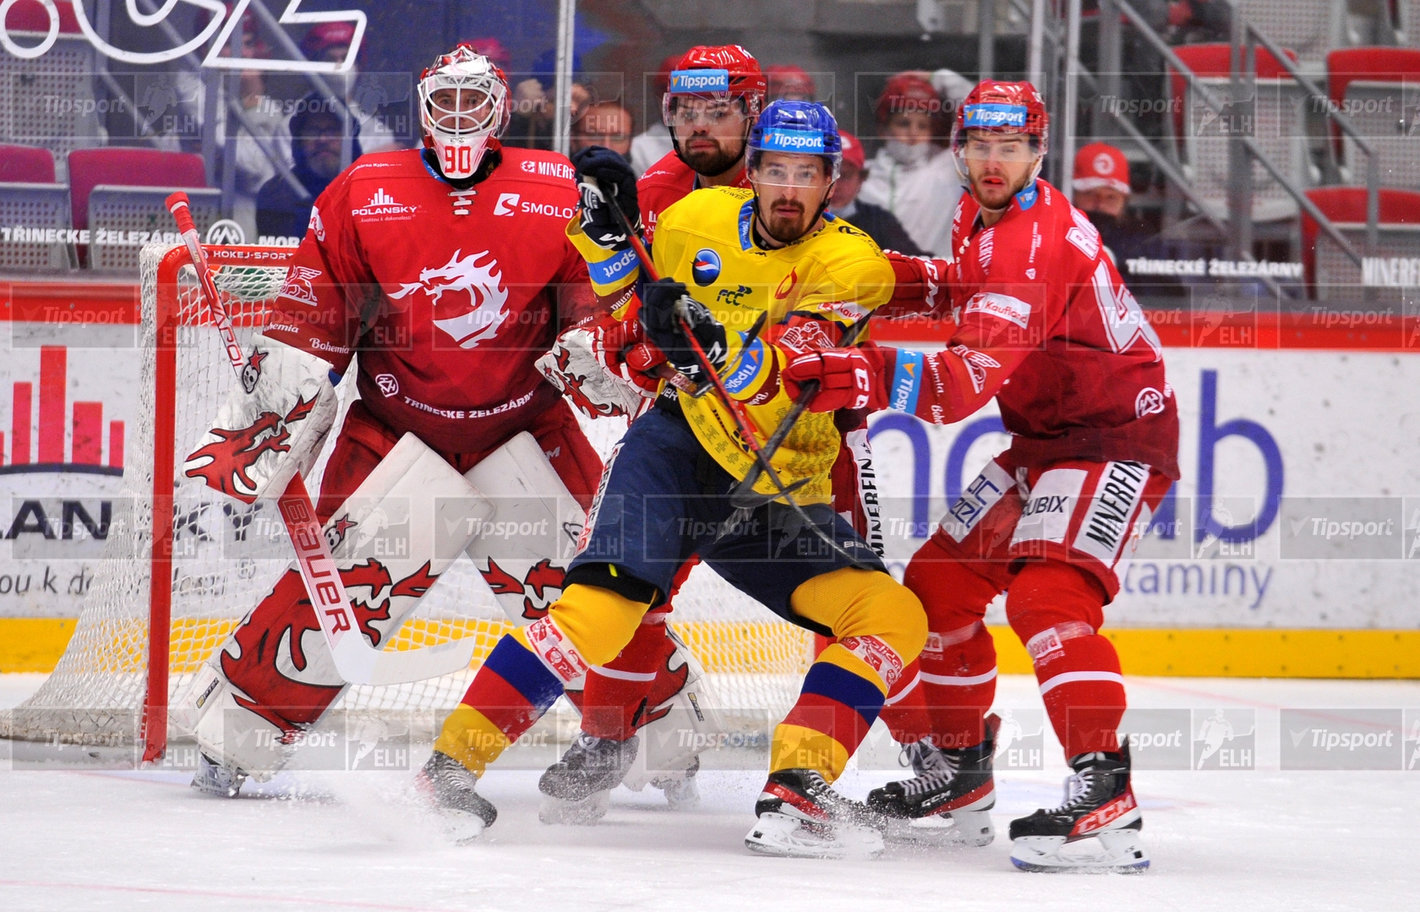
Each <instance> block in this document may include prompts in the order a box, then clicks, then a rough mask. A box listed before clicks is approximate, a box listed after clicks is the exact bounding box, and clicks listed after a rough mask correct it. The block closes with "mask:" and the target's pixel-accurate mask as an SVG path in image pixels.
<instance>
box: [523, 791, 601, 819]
mask: <svg viewBox="0 0 1420 912" xmlns="http://www.w3.org/2000/svg"><path fill="white" fill-rule="evenodd" d="M610 808H611V792H610V791H609V790H608V791H605V792H593V793H592V794H590V795H588V796H587V797H585V798H583V799H582V800H581V801H568V800H567V799H565V798H554V797H552V796H551V795H544V796H543V797H542V804H540V805H539V806H538V809H537V819H538V820H541V821H542V822H543V823H548V824H554V825H563V826H592V825H593V824H595V823H596V822H597V821H599V820H601V819H602V818H603V817H605V816H606V812H607V811H608V810H609V809H610Z"/></svg>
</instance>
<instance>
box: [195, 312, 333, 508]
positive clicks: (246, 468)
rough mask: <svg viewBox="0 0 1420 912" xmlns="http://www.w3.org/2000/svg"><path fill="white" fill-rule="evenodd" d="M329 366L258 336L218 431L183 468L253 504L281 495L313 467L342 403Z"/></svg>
mask: <svg viewBox="0 0 1420 912" xmlns="http://www.w3.org/2000/svg"><path fill="white" fill-rule="evenodd" d="M330 370H331V367H330V363H329V362H327V361H325V360H324V359H322V358H318V357H316V356H315V355H312V354H309V353H307V352H304V351H301V350H300V349H298V348H293V347H291V346H289V345H286V344H285V343H282V342H277V341H275V340H274V339H268V338H266V337H265V336H263V335H261V334H259V333H258V334H257V336H256V338H255V339H254V340H253V342H252V347H251V354H250V355H249V356H248V358H247V363H246V366H245V367H243V368H242V382H241V385H240V386H237V387H235V388H233V390H232V392H231V395H230V396H228V398H227V401H226V402H225V403H223V405H222V407H221V408H220V409H219V410H218V412H217V418H216V419H215V421H214V422H213V426H212V430H210V431H208V432H207V434H206V436H204V437H203V438H202V442H201V444H200V445H199V446H198V448H197V449H196V450H194V451H193V452H192V454H191V455H190V456H188V457H187V461H186V462H184V463H183V474H185V475H186V476H187V477H189V478H201V479H202V480H203V481H205V482H206V483H207V485H208V486H209V487H211V488H214V489H216V490H218V491H221V492H222V493H224V494H228V495H230V496H232V497H235V498H237V499H238V500H241V501H244V502H246V503H251V502H252V501H254V500H257V499H258V498H262V497H276V496H279V495H280V494H281V493H282V492H283V491H285V490H286V485H287V484H289V483H290V481H291V479H292V477H293V476H295V475H297V474H301V475H304V474H306V473H307V472H309V471H310V470H311V466H313V465H314V464H315V461H316V457H317V456H318V455H319V454H320V448H321V444H323V443H324V442H325V437H326V434H328V433H330V427H331V425H332V424H334V423H335V413H336V410H337V406H338V405H339V403H338V402H337V399H336V395H335V387H334V386H332V385H331V382H330Z"/></svg>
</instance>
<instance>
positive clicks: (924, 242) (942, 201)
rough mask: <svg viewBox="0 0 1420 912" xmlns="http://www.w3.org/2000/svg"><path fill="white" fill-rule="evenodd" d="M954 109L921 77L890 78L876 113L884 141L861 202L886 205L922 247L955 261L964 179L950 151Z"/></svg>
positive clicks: (914, 74)
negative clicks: (955, 223)
mask: <svg viewBox="0 0 1420 912" xmlns="http://www.w3.org/2000/svg"><path fill="white" fill-rule="evenodd" d="M950 112H951V108H950V105H949V104H948V103H947V102H945V101H943V99H942V97H941V96H940V95H938V94H937V90H936V89H935V88H933V86H932V83H931V82H930V81H929V79H928V78H927V77H926V76H925V75H924V74H922V73H920V72H903V73H898V74H896V75H894V76H893V77H891V78H890V79H888V81H887V85H886V86H884V88H883V92H882V95H880V96H879V97H878V101H877V105H876V107H875V109H874V113H875V115H876V119H877V125H878V130H879V131H880V134H881V137H882V139H883V145H882V148H881V149H879V150H878V154H877V155H876V156H874V157H873V160H872V162H871V167H869V169H868V176H867V178H866V179H865V180H864V181H863V189H862V200H863V201H864V202H867V203H872V204H874V205H877V206H882V207H883V208H885V209H887V210H888V211H889V212H891V213H892V214H893V215H895V216H897V220H898V221H899V222H901V223H902V227H903V228H905V229H907V233H908V235H909V236H911V238H912V240H913V241H914V242H916V244H917V246H918V247H921V248H922V249H923V250H926V251H928V252H930V253H933V254H936V255H937V256H943V257H946V256H950V255H951V251H950V242H951V229H952V215H953V213H954V212H955V211H956V205H957V199H958V198H959V197H960V196H961V178H960V177H959V176H958V174H957V170H956V163H955V162H954V161H952V156H951V153H950V152H948V151H947V149H946V142H947V139H948V133H949V124H950V122H951V118H950V116H949V115H950Z"/></svg>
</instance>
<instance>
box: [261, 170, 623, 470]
mask: <svg viewBox="0 0 1420 912" xmlns="http://www.w3.org/2000/svg"><path fill="white" fill-rule="evenodd" d="M502 156H503V160H502V163H501V164H500V165H499V166H498V167H497V168H496V169H494V171H493V172H492V174H491V175H490V176H489V177H488V178H486V179H485V180H483V181H481V182H479V183H478V184H476V185H475V186H474V187H472V188H471V189H468V190H457V189H455V188H453V187H452V186H450V185H449V184H448V183H447V182H445V181H444V180H442V179H440V178H439V177H438V176H436V175H435V173H434V172H433V171H431V170H430V168H429V166H428V165H427V164H426V163H425V160H424V158H423V155H422V152H421V151H419V150H403V151H398V152H386V153H380V154H374V155H366V156H364V157H362V158H360V159H359V160H358V161H356V162H355V163H354V164H353V165H351V166H350V167H349V168H347V169H346V170H345V171H344V172H342V173H341V174H340V175H339V176H338V177H336V179H335V180H334V181H333V182H332V183H331V184H330V186H329V187H327V188H326V190H325V191H324V192H323V193H322V194H321V195H320V197H319V198H318V199H317V200H316V205H315V210H314V213H313V215H312V221H311V228H310V230H308V231H307V233H306V236H305V238H304V239H303V240H302V242H301V246H300V247H299V249H298V250H297V251H296V254H295V257H294V259H293V260H292V263H291V268H290V270H289V272H288V273H287V277H286V283H285V285H284V286H283V288H282V289H281V295H280V299H279V301H278V302H277V305H276V308H275V310H274V312H273V313H272V315H271V316H270V317H269V318H268V323H267V326H266V327H265V333H266V335H268V336H271V337H272V338H275V339H278V340H280V341H282V342H285V343H287V344H288V345H294V346H296V347H298V348H301V349H304V350H306V351H308V352H310V353H312V354H314V355H317V356H319V357H321V358H324V359H325V360H327V361H329V362H330V363H331V365H332V366H333V367H334V369H335V370H336V371H337V372H339V373H344V372H345V371H346V369H347V368H348V367H349V364H350V360H351V358H352V357H353V356H354V355H355V354H358V355H359V358H358V359H357V361H356V370H357V371H358V374H357V383H358V389H359V392H360V396H361V398H362V400H363V401H364V403H365V405H366V406H367V407H368V408H369V410H370V411H371V412H372V413H373V414H374V415H375V417H377V418H379V419H380V420H381V421H383V422H385V423H386V424H387V425H388V426H389V427H390V428H391V429H392V430H394V431H395V432H396V433H402V432H404V431H413V432H415V433H416V434H418V435H419V436H420V437H421V438H422V439H423V440H424V441H425V442H426V443H428V444H429V445H430V446H432V447H434V448H436V449H439V450H441V451H443V452H468V451H472V450H476V449H481V448H482V447H484V446H486V445H489V444H490V442H491V443H495V444H496V443H497V442H501V441H502V440H504V439H506V438H507V437H510V436H512V435H513V434H514V433H516V432H517V431H518V430H520V429H522V428H523V427H525V426H526V425H527V424H528V422H529V421H530V420H531V417H532V416H533V415H536V414H537V413H539V412H541V411H542V410H544V409H546V408H548V407H549V406H551V405H552V404H553V403H554V402H556V401H557V400H558V398H559V396H560V394H559V393H558V391H557V390H556V389H555V388H554V387H553V386H552V385H550V384H549V383H548V382H547V381H546V380H545V379H544V378H543V376H542V375H541V374H540V373H538V371H537V369H536V368H535V367H534V366H533V362H534V360H535V359H536V358H537V357H538V356H539V355H541V354H542V353H543V352H545V351H547V349H548V348H550V347H551V346H552V343H553V341H554V340H555V338H556V337H557V334H558V333H559V332H561V331H562V330H563V329H565V328H567V327H568V326H571V325H574V324H576V323H578V322H580V321H582V320H583V319H585V318H587V317H589V316H591V315H592V314H593V313H594V312H595V311H596V310H597V302H596V299H595V297H594V296H593V294H592V291H591V287H590V285H589V284H588V281H587V267H586V263H585V262H584V261H583V259H582V257H581V256H580V255H579V254H578V253H577V251H576V249H575V248H573V247H572V245H571V244H570V243H569V242H568V241H567V238H566V235H565V233H564V231H563V228H564V226H565V225H566V223H567V220H568V218H570V217H571V216H572V214H573V213H574V212H575V211H576V207H577V188H576V185H575V184H574V183H573V180H572V166H571V164H570V163H569V162H568V161H567V159H566V158H564V157H563V156H561V155H557V154H554V153H551V152H541V151H537V150H531V149H516V148H512V147H504V148H503V149H502Z"/></svg>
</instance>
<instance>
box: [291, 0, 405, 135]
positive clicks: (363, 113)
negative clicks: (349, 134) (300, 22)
mask: <svg viewBox="0 0 1420 912" xmlns="http://www.w3.org/2000/svg"><path fill="white" fill-rule="evenodd" d="M365 37H366V38H368V37H369V36H368V35H366V36H365ZM353 40H355V26H354V25H353V24H351V23H349V22H322V23H320V24H318V25H315V26H312V27H311V30H310V31H308V32H306V36H305V37H304V38H302V39H301V53H302V54H305V55H306V59H308V60H320V61H324V62H326V63H339V62H340V61H343V60H344V59H345V58H346V57H347V56H349V54H350V42H351V41H353ZM325 76H326V79H327V81H329V82H330V85H331V88H333V89H335V90H336V91H339V92H342V93H343V94H344V101H345V102H346V104H348V105H349V106H350V116H351V117H352V118H354V120H355V121H356V122H357V123H358V124H359V125H360V136H361V137H362V144H363V145H364V147H365V151H367V152H388V151H390V150H392V149H397V148H399V143H398V142H397V141H396V140H395V136H394V131H392V130H391V129H390V128H389V127H387V126H385V123H384V121H382V120H380V118H379V117H378V116H376V114H375V112H374V110H372V109H373V108H374V107H376V106H377V105H378V103H379V100H380V97H381V96H380V93H379V92H378V91H377V90H373V89H372V90H371V91H369V92H364V91H361V90H357V88H356V83H357V80H358V79H359V76H360V70H359V67H358V66H356V65H355V64H353V63H352V64H351V65H350V69H349V71H348V72H345V73H334V74H331V73H327V74H325ZM362 102H365V104H362Z"/></svg>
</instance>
